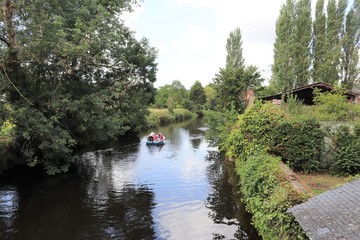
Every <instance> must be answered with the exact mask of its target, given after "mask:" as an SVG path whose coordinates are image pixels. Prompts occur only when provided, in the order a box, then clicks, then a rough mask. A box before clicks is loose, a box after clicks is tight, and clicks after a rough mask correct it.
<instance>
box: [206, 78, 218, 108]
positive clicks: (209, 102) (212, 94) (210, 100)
mask: <svg viewBox="0 0 360 240" xmlns="http://www.w3.org/2000/svg"><path fill="white" fill-rule="evenodd" d="M204 91H205V96H206V104H205V106H206V107H205V108H206V109H207V110H214V109H215V101H216V91H215V86H214V85H213V84H208V85H206V86H205V88H204Z"/></svg>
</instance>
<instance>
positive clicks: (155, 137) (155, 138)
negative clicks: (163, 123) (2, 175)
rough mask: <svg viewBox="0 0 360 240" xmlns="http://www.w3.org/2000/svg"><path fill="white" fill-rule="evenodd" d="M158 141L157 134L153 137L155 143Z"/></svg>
mask: <svg viewBox="0 0 360 240" xmlns="http://www.w3.org/2000/svg"><path fill="white" fill-rule="evenodd" d="M157 140H158V135H157V134H154V136H153V141H154V142H156V141H157Z"/></svg>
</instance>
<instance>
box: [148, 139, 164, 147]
mask: <svg viewBox="0 0 360 240" xmlns="http://www.w3.org/2000/svg"><path fill="white" fill-rule="evenodd" d="M164 144H165V142H164V140H162V141H146V145H149V146H161V145H164Z"/></svg>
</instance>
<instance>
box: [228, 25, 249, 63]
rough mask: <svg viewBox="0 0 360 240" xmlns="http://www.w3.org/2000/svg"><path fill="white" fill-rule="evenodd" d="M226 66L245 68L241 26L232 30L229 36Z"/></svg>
mask: <svg viewBox="0 0 360 240" xmlns="http://www.w3.org/2000/svg"><path fill="white" fill-rule="evenodd" d="M226 52H227V55H226V68H228V67H234V68H244V67H245V59H244V57H243V49H242V37H241V31H240V28H239V27H237V28H235V30H234V31H232V32H230V34H229V37H228V39H227V41H226Z"/></svg>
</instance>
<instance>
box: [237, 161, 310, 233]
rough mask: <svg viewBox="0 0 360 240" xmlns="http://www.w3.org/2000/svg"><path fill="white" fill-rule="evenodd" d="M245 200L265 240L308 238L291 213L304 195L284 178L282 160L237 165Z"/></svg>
mask: <svg viewBox="0 0 360 240" xmlns="http://www.w3.org/2000/svg"><path fill="white" fill-rule="evenodd" d="M236 171H237V173H238V174H239V176H240V180H241V192H242V194H243V198H242V199H243V201H244V202H245V203H246V207H247V209H248V211H249V212H250V213H252V214H253V217H252V221H253V223H254V225H255V227H256V229H257V230H258V232H259V234H260V235H261V236H262V238H263V239H306V236H305V234H304V232H303V230H302V229H301V227H300V225H299V224H298V223H297V222H296V221H295V219H294V217H293V216H292V215H290V214H289V213H287V210H288V209H289V208H291V207H292V206H294V205H296V204H298V203H301V202H302V201H303V200H304V196H303V195H301V194H299V193H297V192H295V191H294V190H293V189H292V187H291V185H290V183H289V182H288V181H287V180H286V178H285V177H284V176H283V175H282V171H281V169H280V160H279V159H278V158H274V157H271V156H270V155H267V154H265V155H258V156H251V157H249V158H248V160H247V161H246V162H245V163H244V162H242V161H237V162H236Z"/></svg>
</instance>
